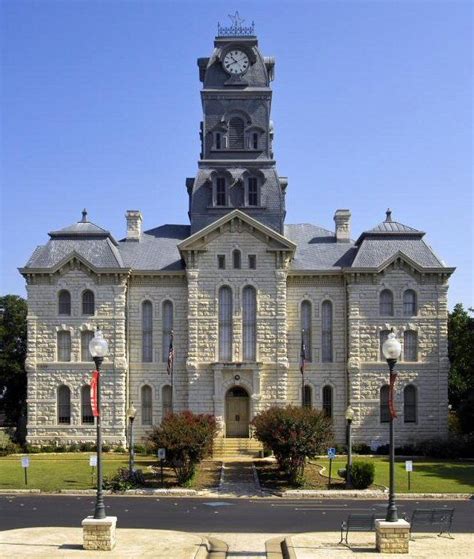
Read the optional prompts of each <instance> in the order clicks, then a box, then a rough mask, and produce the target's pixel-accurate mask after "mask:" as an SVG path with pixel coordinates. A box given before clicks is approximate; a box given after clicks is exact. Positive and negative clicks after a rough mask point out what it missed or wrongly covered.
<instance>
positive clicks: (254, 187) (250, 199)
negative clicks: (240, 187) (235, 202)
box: [247, 177, 258, 206]
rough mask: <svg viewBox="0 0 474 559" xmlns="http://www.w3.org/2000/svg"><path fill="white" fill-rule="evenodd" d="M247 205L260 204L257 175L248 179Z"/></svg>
mask: <svg viewBox="0 0 474 559" xmlns="http://www.w3.org/2000/svg"><path fill="white" fill-rule="evenodd" d="M247 206H258V182H257V179H256V177H249V178H248V179H247Z"/></svg>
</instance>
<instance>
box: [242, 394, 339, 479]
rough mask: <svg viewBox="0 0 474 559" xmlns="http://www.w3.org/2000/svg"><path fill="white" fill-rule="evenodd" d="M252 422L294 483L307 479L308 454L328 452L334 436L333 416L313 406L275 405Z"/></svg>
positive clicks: (257, 435) (260, 439) (261, 438)
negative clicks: (306, 463) (329, 416)
mask: <svg viewBox="0 0 474 559" xmlns="http://www.w3.org/2000/svg"><path fill="white" fill-rule="evenodd" d="M252 424H253V425H254V427H255V436H256V437H257V439H258V440H259V441H261V442H262V443H263V444H264V445H265V447H267V448H269V449H271V450H272V451H273V453H274V455H275V458H276V459H277V462H278V466H279V468H280V470H281V471H282V472H283V473H284V474H285V475H286V476H287V478H288V480H289V481H290V483H293V484H294V485H300V484H302V483H303V481H304V467H305V462H306V458H312V457H314V456H316V455H318V454H321V453H322V452H325V451H326V449H327V448H328V446H330V445H331V443H332V440H333V433H332V422H331V419H330V418H328V417H327V416H326V414H324V413H323V412H322V411H319V410H315V409H312V408H299V407H298V408H297V407H294V406H291V405H289V406H286V407H284V408H282V407H276V406H275V407H271V408H269V409H268V410H265V411H263V412H261V413H260V414H258V415H257V416H256V417H255V418H254V420H253V421H252Z"/></svg>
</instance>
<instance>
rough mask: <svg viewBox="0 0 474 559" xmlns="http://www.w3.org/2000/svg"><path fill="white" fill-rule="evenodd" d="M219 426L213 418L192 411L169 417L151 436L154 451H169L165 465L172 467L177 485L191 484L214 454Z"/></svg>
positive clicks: (169, 415)
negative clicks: (197, 472) (202, 463)
mask: <svg viewBox="0 0 474 559" xmlns="http://www.w3.org/2000/svg"><path fill="white" fill-rule="evenodd" d="M216 431H217V426H216V420H215V417H214V416H213V415H206V414H199V415H198V414H194V413H192V412H190V411H184V412H181V413H171V414H168V415H167V416H166V417H165V418H164V419H163V421H162V422H161V425H160V426H159V427H155V428H154V429H153V432H152V433H151V434H150V436H149V440H150V441H151V443H152V444H153V446H154V448H155V451H156V450H158V448H165V449H166V462H167V463H168V464H169V465H170V466H171V467H172V468H173V470H174V472H175V474H176V477H177V478H178V483H179V484H180V485H188V484H189V483H190V481H191V480H192V478H193V477H194V474H195V472H196V466H197V464H198V463H199V462H201V460H202V459H203V458H205V457H206V456H208V455H209V454H210V453H211V452H212V443H213V440H214V437H215V435H216Z"/></svg>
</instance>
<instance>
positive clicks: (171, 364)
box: [166, 330, 174, 375]
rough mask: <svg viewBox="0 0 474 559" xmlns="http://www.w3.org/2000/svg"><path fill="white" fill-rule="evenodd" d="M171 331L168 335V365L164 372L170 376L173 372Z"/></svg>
mask: <svg viewBox="0 0 474 559" xmlns="http://www.w3.org/2000/svg"><path fill="white" fill-rule="evenodd" d="M173 336H174V334H173V330H171V333H170V345H169V348H168V364H167V367H166V371H167V372H168V374H169V375H170V374H171V373H172V372H173V365H174V347H173Z"/></svg>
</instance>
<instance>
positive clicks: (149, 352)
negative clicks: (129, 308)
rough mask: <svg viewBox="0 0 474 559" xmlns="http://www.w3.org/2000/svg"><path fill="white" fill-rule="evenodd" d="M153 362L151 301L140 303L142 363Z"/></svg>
mask: <svg viewBox="0 0 474 559" xmlns="http://www.w3.org/2000/svg"><path fill="white" fill-rule="evenodd" d="M152 361H153V305H152V304H151V301H143V303H142V362H143V363H151V362H152Z"/></svg>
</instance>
